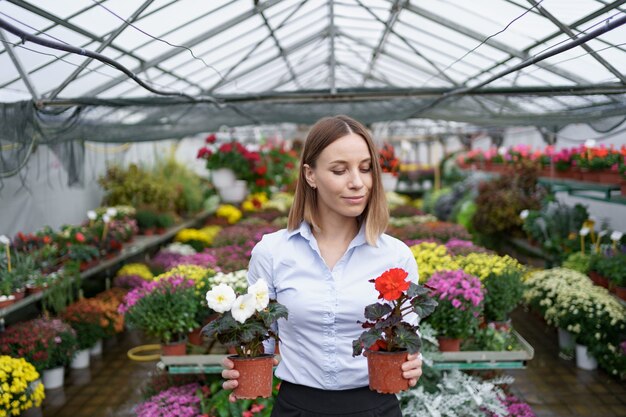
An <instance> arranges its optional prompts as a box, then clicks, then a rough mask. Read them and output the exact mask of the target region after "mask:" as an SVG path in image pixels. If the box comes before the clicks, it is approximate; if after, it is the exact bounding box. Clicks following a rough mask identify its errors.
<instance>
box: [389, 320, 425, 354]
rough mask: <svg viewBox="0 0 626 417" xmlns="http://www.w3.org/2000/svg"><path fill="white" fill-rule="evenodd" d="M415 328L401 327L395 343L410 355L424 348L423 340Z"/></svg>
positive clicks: (398, 329)
mask: <svg viewBox="0 0 626 417" xmlns="http://www.w3.org/2000/svg"><path fill="white" fill-rule="evenodd" d="M412 327H413V326H406V327H405V326H399V327H397V328H396V331H395V337H394V341H395V343H396V344H397V345H398V346H399V347H402V348H405V349H406V350H408V351H409V353H417V352H419V351H420V349H421V348H422V339H420V337H419V336H418V335H417V331H416V329H413V328H412Z"/></svg>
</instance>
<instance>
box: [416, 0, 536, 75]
mask: <svg viewBox="0 0 626 417" xmlns="http://www.w3.org/2000/svg"><path fill="white" fill-rule="evenodd" d="M541 3H543V0H540V1H539V2H538V3H537V4H535V5H534V6H532V7H530V8H528V9H526V10H525V11H524V13H522V14H521V15H519V16H517V17H516V18H515V19H513V20H511V21H510V22H509V23H508V24H507V25H506V26H505V27H504V28H503V29H501V30H499V31H498V32H496V33H494V34H493V35H489V36H487V37H486V38H485V39H484V40H483V41H482V42H480V43H479V44H478V45H476V46H475V47H474V48H472V49H471V50H469V51H467V52H466V53H465V54H463V56H461V57H460V58H457V59H456V60H455V61H454V62H452V63H451V64H449V65H448V66H447V67H445V68H444V69H442V70H441V72H442V73H443V72H445V71H447V70H449V69H450V68H451V67H452V66H453V65H455V64H456V63H457V62H460V61H462V60H463V59H464V58H465V57H466V56H468V55H469V54H471V53H473V52H474V51H475V50H477V49H478V48H480V47H481V46H483V45H484V44H485V43H486V42H487V41H488V40H489V39H492V38H494V37H496V36H498V35H499V34H501V33H503V32H505V31H506V30H507V29H508V28H509V27H510V26H511V25H512V24H513V23H515V22H516V21H518V20H519V19H521V18H522V17H524V16H525V15H527V14H528V13H530V12H531V11H532V10H533V9H534V8H536V7H538V6H539V5H540V4H541ZM433 78H435V76H434V75H433V76H431V77H430V78H429V79H427V80H426V81H425V82H424V83H423V84H422V87H423V86H425V85H426V84H428V82H429V81H431V80H432V79H433Z"/></svg>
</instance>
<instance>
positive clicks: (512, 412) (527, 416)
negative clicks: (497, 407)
mask: <svg viewBox="0 0 626 417" xmlns="http://www.w3.org/2000/svg"><path fill="white" fill-rule="evenodd" d="M501 401H502V403H503V404H504V405H505V406H506V410H507V414H506V415H507V416H508V417H537V415H536V414H535V412H534V411H533V410H532V408H530V406H529V405H528V404H526V403H525V402H523V401H521V400H520V399H519V398H517V397H516V396H514V395H508V396H507V397H506V398H504V399H502V400H501ZM489 417H500V415H499V414H495V413H492V412H489Z"/></svg>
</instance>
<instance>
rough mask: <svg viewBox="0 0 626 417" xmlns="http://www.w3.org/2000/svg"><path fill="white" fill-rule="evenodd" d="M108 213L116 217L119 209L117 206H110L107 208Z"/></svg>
mask: <svg viewBox="0 0 626 417" xmlns="http://www.w3.org/2000/svg"><path fill="white" fill-rule="evenodd" d="M107 214H108V215H109V217H115V216H116V215H117V209H116V208H115V207H109V208H108V209H107Z"/></svg>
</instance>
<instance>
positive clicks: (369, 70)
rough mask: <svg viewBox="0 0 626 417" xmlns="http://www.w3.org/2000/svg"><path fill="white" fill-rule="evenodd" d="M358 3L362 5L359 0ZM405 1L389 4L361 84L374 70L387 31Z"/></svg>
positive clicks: (363, 83)
mask: <svg viewBox="0 0 626 417" xmlns="http://www.w3.org/2000/svg"><path fill="white" fill-rule="evenodd" d="M400 2H402V5H401V4H400ZM358 3H359V4H361V5H362V3H361V2H360V1H359V2H358ZM407 3H408V1H407V0H394V1H393V3H392V4H391V7H390V10H389V18H388V19H387V21H386V22H384V25H385V30H384V31H383V33H382V35H381V37H380V40H379V41H378V45H376V48H374V51H373V52H372V58H371V59H370V62H369V64H368V66H367V70H365V74H363V81H362V82H361V86H364V85H365V82H366V81H367V79H368V78H369V77H370V75H371V74H372V71H373V70H374V65H376V60H377V59H378V56H379V55H380V52H381V51H382V50H383V46H384V45H385V42H386V41H387V38H388V37H389V33H390V32H391V30H392V27H393V25H394V23H396V21H397V20H398V16H399V15H400V12H401V11H402V9H403V8H404V6H406V4H407ZM366 9H367V8H366ZM377 20H378V18H377Z"/></svg>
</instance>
